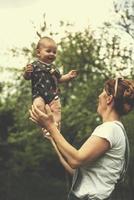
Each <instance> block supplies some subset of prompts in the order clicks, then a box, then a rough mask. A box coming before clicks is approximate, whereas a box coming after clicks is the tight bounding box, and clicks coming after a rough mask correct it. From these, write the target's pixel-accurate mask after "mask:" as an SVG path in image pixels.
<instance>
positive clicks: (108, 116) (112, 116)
mask: <svg viewBox="0 0 134 200" xmlns="http://www.w3.org/2000/svg"><path fill="white" fill-rule="evenodd" d="M102 120H103V122H107V121H121V118H120V116H119V114H117V113H116V112H115V111H113V110H112V111H109V112H105V113H104V114H103V115H102Z"/></svg>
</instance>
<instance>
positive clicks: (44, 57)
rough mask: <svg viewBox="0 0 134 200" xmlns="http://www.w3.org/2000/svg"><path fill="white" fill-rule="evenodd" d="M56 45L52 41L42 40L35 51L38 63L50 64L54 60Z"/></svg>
mask: <svg viewBox="0 0 134 200" xmlns="http://www.w3.org/2000/svg"><path fill="white" fill-rule="evenodd" d="M56 53H57V45H56V43H55V42H54V41H51V40H46V39H44V40H43V41H42V43H41V44H40V47H39V49H37V56H38V58H39V60H40V61H42V62H45V63H47V64H51V63H52V62H53V61H54V60H55V59H56Z"/></svg>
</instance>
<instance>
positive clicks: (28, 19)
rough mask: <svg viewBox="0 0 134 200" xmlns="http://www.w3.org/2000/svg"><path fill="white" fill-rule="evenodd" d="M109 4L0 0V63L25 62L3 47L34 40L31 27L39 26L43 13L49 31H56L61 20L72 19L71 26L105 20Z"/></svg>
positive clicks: (108, 0) (79, 27)
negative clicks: (49, 26)
mask: <svg viewBox="0 0 134 200" xmlns="http://www.w3.org/2000/svg"><path fill="white" fill-rule="evenodd" d="M111 7H112V0H53V1H52V0H4V1H3V0H0V29H1V31H0V44H1V47H0V66H4V67H12V66H14V65H16V66H18V67H21V66H24V65H25V64H26V63H27V61H26V60H25V59H24V58H23V57H21V56H20V57H17V58H15V57H13V56H12V55H11V53H9V51H7V50H8V49H10V48H22V47H25V46H27V47H29V46H30V44H31V43H32V42H36V41H37V39H38V38H37V35H36V33H35V28H34V27H35V26H36V27H37V29H38V28H39V27H40V26H41V24H42V22H43V14H45V19H46V22H47V25H50V24H51V29H52V31H58V32H60V27H59V22H60V21H61V20H62V21H65V22H70V23H73V24H74V28H75V30H82V29H84V28H85V27H87V26H88V25H89V24H92V26H99V25H100V24H101V23H102V22H103V21H105V20H107V19H108V18H109V16H110V15H109V13H110V12H109V11H110V9H111Z"/></svg>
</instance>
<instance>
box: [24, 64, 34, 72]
mask: <svg viewBox="0 0 134 200" xmlns="http://www.w3.org/2000/svg"><path fill="white" fill-rule="evenodd" d="M24 71H25V73H27V74H29V73H31V72H33V67H32V65H31V64H28V65H27V66H26V67H25V68H24Z"/></svg>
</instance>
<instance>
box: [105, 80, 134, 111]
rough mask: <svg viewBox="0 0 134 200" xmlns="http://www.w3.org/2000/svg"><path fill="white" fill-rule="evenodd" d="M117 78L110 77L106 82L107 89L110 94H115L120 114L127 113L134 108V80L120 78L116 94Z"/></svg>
mask: <svg viewBox="0 0 134 200" xmlns="http://www.w3.org/2000/svg"><path fill="white" fill-rule="evenodd" d="M115 83H116V80H113V79H110V80H108V81H106V82H105V90H106V92H107V94H108V95H113V97H114V102H115V105H114V107H115V109H116V111H117V112H118V113H119V114H120V115H125V114H127V113H128V112H130V111H131V110H132V109H133V108H134V81H133V80H128V79H119V80H118V86H117V93H116V94H117V95H116V96H114V94H115Z"/></svg>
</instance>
